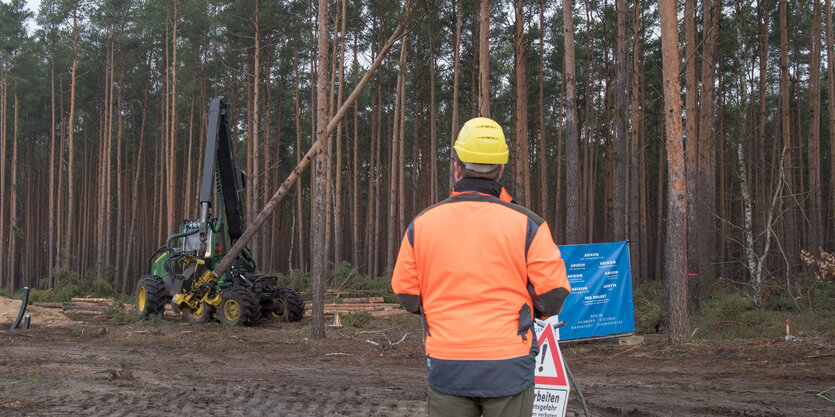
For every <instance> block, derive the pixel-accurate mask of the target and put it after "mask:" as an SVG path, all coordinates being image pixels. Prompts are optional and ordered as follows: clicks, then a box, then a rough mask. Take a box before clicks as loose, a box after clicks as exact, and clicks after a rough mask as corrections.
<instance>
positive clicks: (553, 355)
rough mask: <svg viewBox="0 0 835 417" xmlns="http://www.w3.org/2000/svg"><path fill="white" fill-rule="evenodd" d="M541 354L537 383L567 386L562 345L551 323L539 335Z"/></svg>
mask: <svg viewBox="0 0 835 417" xmlns="http://www.w3.org/2000/svg"><path fill="white" fill-rule="evenodd" d="M537 342H538V343H539V355H537V357H536V372H535V374H534V383H536V385H551V386H562V387H567V386H568V383H567V382H566V379H565V367H564V366H563V363H562V355H561V354H560V345H559V343H557V338H556V337H554V329H553V328H552V327H551V325H550V324H549V325H548V326H546V327H545V330H543V331H542V334H541V335H540V336H539V340H537Z"/></svg>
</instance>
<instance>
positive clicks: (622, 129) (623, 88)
mask: <svg viewBox="0 0 835 417" xmlns="http://www.w3.org/2000/svg"><path fill="white" fill-rule="evenodd" d="M617 14H618V17H617V25H618V40H617V57H616V58H615V61H616V63H617V72H618V79H617V83H616V84H615V89H616V91H615V109H614V111H615V150H616V152H617V154H618V158H617V160H616V161H615V202H614V203H615V204H614V207H613V208H614V210H615V213H614V216H613V217H612V218H613V219H614V222H615V238H616V239H617V240H626V239H629V236H628V234H627V231H628V230H629V223H628V220H627V217H626V210H627V201H628V200H629V197H627V196H628V194H627V189H626V187H627V184H628V180H629V166H628V160H627V155H629V147H628V146H627V143H628V139H627V137H626V112H627V110H628V102H627V100H628V99H627V97H628V94H629V93H628V91H629V90H628V89H629V79H628V77H629V74H628V72H629V67H628V62H627V60H626V0H617Z"/></svg>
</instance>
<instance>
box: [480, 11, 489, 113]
mask: <svg viewBox="0 0 835 417" xmlns="http://www.w3.org/2000/svg"><path fill="white" fill-rule="evenodd" d="M480 4H481V12H480V13H479V30H478V91H479V93H478V115H479V116H481V117H490V2H489V1H488V0H481V2H480Z"/></svg>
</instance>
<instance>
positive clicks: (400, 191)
mask: <svg viewBox="0 0 835 417" xmlns="http://www.w3.org/2000/svg"><path fill="white" fill-rule="evenodd" d="M407 39H408V34H407V35H406V36H404V37H403V49H402V50H401V53H402V55H401V56H400V68H401V71H402V72H403V76H402V77H400V78H399V79H400V94H399V95H398V96H397V97H398V98H399V99H400V115H399V116H398V117H399V120H400V121H399V122H398V124H399V125H400V130H399V135H398V139H397V141H398V144H397V148H398V149H399V150H400V153H399V156H398V158H399V161H398V162H397V168H398V169H399V170H400V173H399V174H398V175H397V179H398V181H399V183H398V184H397V206H398V211H397V213H398V216H397V237H400V236H403V233H404V232H405V231H406V70H407V68H406V64H407V61H406V56H407V52H408V48H407V47H406V45H407V42H406V41H407ZM399 249H400V240H399V239H396V240H395V241H394V253H395V254H396V253H397V251H398V250H399ZM391 271H392V270H389V272H391Z"/></svg>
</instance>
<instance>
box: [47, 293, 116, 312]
mask: <svg viewBox="0 0 835 417" xmlns="http://www.w3.org/2000/svg"><path fill="white" fill-rule="evenodd" d="M32 305H35V306H38V307H43V308H55V309H58V308H60V309H62V310H63V311H64V313H65V314H77V315H82V316H103V315H104V312H105V310H107V309H108V308H112V307H113V299H112V298H80V297H77V298H72V299H70V301H64V302H63V303H33V304H32Z"/></svg>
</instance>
